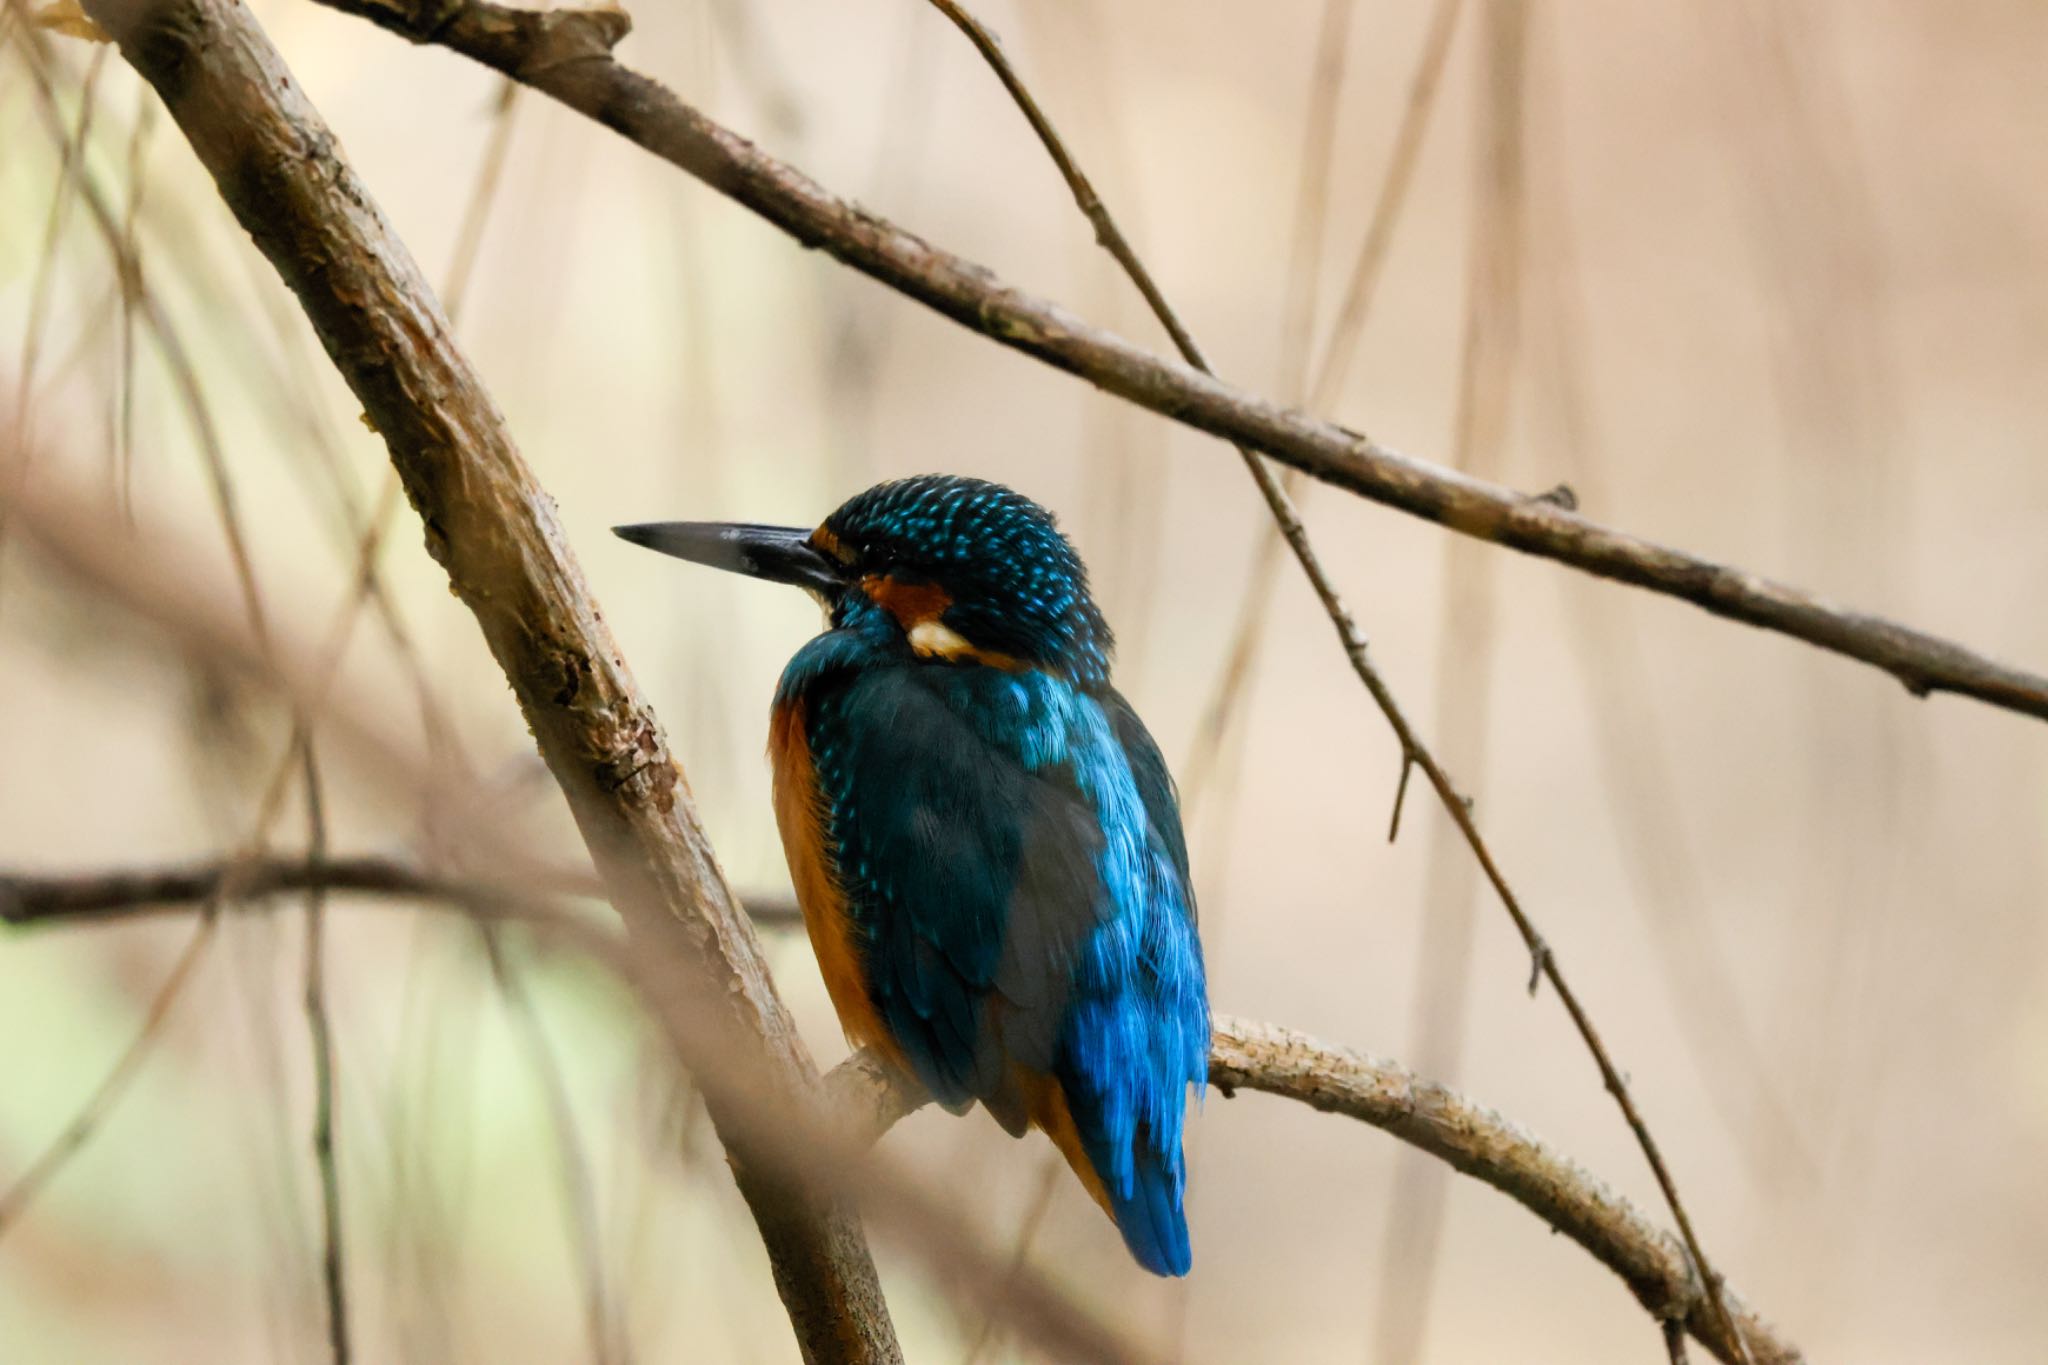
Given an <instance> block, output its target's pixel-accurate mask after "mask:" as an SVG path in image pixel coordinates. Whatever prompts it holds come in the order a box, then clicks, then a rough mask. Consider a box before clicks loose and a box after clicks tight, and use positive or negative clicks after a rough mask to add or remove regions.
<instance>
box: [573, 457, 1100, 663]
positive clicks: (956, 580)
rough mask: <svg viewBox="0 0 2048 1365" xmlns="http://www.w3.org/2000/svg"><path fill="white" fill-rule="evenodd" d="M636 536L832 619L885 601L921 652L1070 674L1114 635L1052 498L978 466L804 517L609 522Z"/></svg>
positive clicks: (901, 482)
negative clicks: (784, 594)
mask: <svg viewBox="0 0 2048 1365" xmlns="http://www.w3.org/2000/svg"><path fill="white" fill-rule="evenodd" d="M614 529H615V530H616V532H617V534H618V535H620V536H622V537H623V538H625V539H627V540H630V541H632V542H633V543H634V544H636V545H644V546H646V547H648V548H649V549H653V550H659V551H661V552H662V553H664V554H671V555H675V556H677V557H679V558H682V559H689V560H694V561H696V562H697V563H700V564H709V565H712V566H714V567H716V568H721V569H729V570H733V571H735V572H738V573H744V574H749V575H751V576H753V577H755V578H766V579H770V580H773V581H775V582H780V583H794V584H796V585H798V586H800V587H803V588H806V589H808V590H810V591H811V592H812V593H813V594H815V595H816V596H817V597H818V598H819V599H820V600H821V601H822V602H823V603H824V604H825V607H826V609H827V610H828V611H829V612H830V613H831V616H832V624H833V625H834V626H845V625H848V624H852V623H857V622H860V621H864V620H873V619H877V618H876V614H877V613H881V614H884V615H885V616H886V617H887V619H889V620H892V621H893V622H894V623H895V625H896V626H897V628H898V629H900V630H901V632H902V634H903V637H904V640H905V642H906V644H907V645H908V646H909V647H910V648H912V649H913V650H915V651H916V652H917V653H918V654H921V655H925V656H927V657H933V658H940V659H947V660H954V661H960V662H968V661H972V662H980V663H993V664H997V665H999V666H1003V667H1011V668H1015V667H1029V668H1038V669H1044V670H1045V671H1047V672H1050V673H1055V674H1058V675H1060V676H1062V677H1065V678H1068V679H1070V680H1071V681H1073V682H1075V683H1077V684H1079V685H1081V686H1083V687H1097V686H1101V685H1102V684H1104V683H1106V682H1107V681H1108V678H1109V663H1110V654H1111V650H1112V648H1113V645H1114V642H1113V640H1112V638H1111V635H1110V630H1109V626H1108V624H1107V623H1106V622H1105V621H1104V620H1103V619H1102V613H1101V612H1100V611H1099V610H1098V609H1097V608H1096V606H1095V601H1094V599H1093V598H1092V597H1090V596H1089V592H1088V571H1087V569H1086V567H1085V566H1083V564H1082V563H1081V557H1080V555H1078V554H1077V553H1075V551H1074V547H1073V544H1072V543H1071V542H1070V541H1069V540H1068V539H1067V538H1066V536H1065V535H1064V534H1063V533H1062V532H1061V531H1060V529H1059V525H1058V523H1057V522H1056V521H1055V520H1054V518H1053V515H1052V513H1051V512H1048V511H1047V510H1046V509H1045V508H1043V507H1041V506H1039V505H1038V504H1037V503H1035V502H1033V501H1032V500H1031V499H1029V498H1027V497H1025V496H1024V495H1023V494H1021V493H1017V492H1014V491H1012V490H1011V489H1008V488H1005V487H1003V486H1002V485H1001V484H996V483H990V482H988V481H986V480H983V479H969V478H962V477H960V476H957V475H951V474H923V475H919V476H917V477H915V478H909V479H897V480H895V481H893V482H890V483H883V484H877V485H876V486H875V487H873V488H870V489H868V490H867V491H866V492H864V493H857V494H855V495H854V496H853V497H851V498H849V499H848V500H847V501H846V502H845V503H844V504H842V505H841V506H840V507H839V509H838V510H837V511H835V512H833V513H832V514H831V515H830V516H828V517H826V518H825V520H824V522H823V524H821V525H820V526H818V527H817V528H816V529H815V530H810V531H806V530H802V529H799V528H794V527H780V526H758V525H749V524H738V523H730V522H657V523H652V524H648V525H641V526H620V527H616V528H614Z"/></svg>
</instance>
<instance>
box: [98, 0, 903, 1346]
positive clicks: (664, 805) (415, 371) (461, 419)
mask: <svg viewBox="0 0 2048 1365" xmlns="http://www.w3.org/2000/svg"><path fill="white" fill-rule="evenodd" d="M88 13H89V14H90V15H91V16H92V17H93V18H94V19H95V20H96V21H97V22H98V23H99V24H100V25H101V26H102V27H103V28H105V29H106V30H107V31H108V32H109V33H110V34H111V35H113V37H114V39H115V40H116V42H117V43H118V44H119V46H120V49H121V53H122V55H123V57H125V58H126V59H127V60H128V62H129V63H130V64H131V65H132V66H134V67H135V68H136V70H137V71H138V72H139V73H140V74H141V75H142V76H143V78H144V79H145V80H146V81H148V82H149V83H150V84H151V85H152V86H154V87H155V88H156V90H157V92H158V94H159V95H161V96H162V97H163V99H164V101H165V104H166V106H167V107H168V109H169V112H170V114H171V116H172V118H173V119H174V120H175V121H176V122H177V124H178V126H179V128H180V129H181V130H182V131H183V132H184V134H185V136H186V138H187V140H188V141H189V142H190V143H191V144H192V147H193V150H194V151H195V152H196V153H197V154H198V156H199V159H200V161H201V163H202V164H204V165H205V166H206V168H207V170H208V171H209V172H210V173H211V174H212V176H213V178H214V180H215V182H216V183H217V185H218V186H219V189H220V192H221V196H222V198H223V199H224V200H225V201H226V202H227V204H228V206H229V207H230V208H231V209H232V210H233V211H234V213H235V215H236V217H237V219H238V220H239V221H240V222H241V224H242V226H243V227H244V228H245V229H246V230H248V232H249V233H250V235H251V236H252V237H253V238H254V239H255V241H256V244H257V246H258V247H259V248H260V249H261V250H262V251H263V253H264V255H265V256H266V257H268V258H269V260H270V261H271V264H272V265H273V266H275V267H276V268H277V270H278V272H279V274H280V275H281V276H282V277H283V278H284V280H285V282H286V284H287V285H289V286H290V287H291V288H292V290H293V292H294V293H296V294H297V295H298V296H299V299H300V302H301V304H302V305H303V306H304V307H305V309H306V312H307V315H308V317H309V318H310V319H311V320H312V322H313V325H314V329H315V331H316V332H317V333H318V334H319V335H320V338H321V341H322V343H323V344H324V345H325V346H326V348H327V351H328V353H329V355H330V356H331V357H332V358H333V360H334V362H335V364H336V366H337V367H338V368H339V369H340V370H341V372H342V374H343V376H344V378H346V379H347V381H348V383H349V385H350V387H351V389H352V390H353V391H354V392H355V394H356V396H357V398H358V399H360V400H361V402H362V403H363V407H364V410H365V412H366V414H367V415H368V417H369V418H370V420H371V421H372V422H373V423H374V424H375V425H376V427H377V430H378V431H379V432H380V433H381V434H382V435H383V437H384V439H385V442H386V444H387V445H388V446H389V447H390V451H391V456H392V460H393V463H394V464H395V465H396V466H397V468H398V471H399V474H400V477H401V478H402V479H403V480H404V482H405V487H406V492H407V494H408V496H409V497H410V498H411V500H412V502H413V505H414V507H415V508H416V509H418V511H419V513H420V516H421V519H422V521H423V522H424V523H425V525H426V532H427V543H428V547H429V549H430V550H431V551H432V552H433V554H434V556H435V558H436V559H438V560H439V561H440V562H441V564H442V566H443V567H444V568H445V569H446V570H447V572H448V575H449V579H450V582H451V584H452V586H453V587H454V589H455V591H456V593H457V595H458V596H460V597H461V598H462V600H463V601H464V602H465V603H466V604H467V605H468V606H469V608H470V609H471V611H472V612H473V613H474V614H475V616H476V618H477V621H478V624H479V625H480V626H481V627H482V629H483V633H484V636H485V639H486V641H487V642H488V644H489V645H490V648H491V651H492V653H493V655H494V656H495V657H496V658H497V660H498V662H499V665H500V666H501V667H502V668H503V669H504V671H505V674H506V677H507V679H508V681H510V683H511V685H512V689H513V692H514V694H515V695H516V696H517V697H518V699H519V702H520V706H521V709H522V710H523V712H524V713H525V717H526V720H527V722H528V724H529V726H530V727H531V729H532V731H533V734H534V736H535V738H536V740H537V741H538V743H539V747H540V750H541V753H542V755H543V756H544V757H545V758H546V759H547V761H548V765H549V767H550V769H551V770H552V771H553V773H554V775H555V778H556V781H557V782H558V783H559V784H560V786H561V788H562V790H563V793H564V795H565V796H566V797H567V798H568V802H569V806H570V809H571V811H572V813H573V814H574V816H575V818H576V821H577V824H578V827H579V829H580V830H581V831H582V834H583V837H584V840H585V842H586V843H587V844H588V845H589V847H590V850H591V855H592V860H593V862H594V863H595V864H596V866H597V867H598V868H599V870H600V872H601V873H602V874H603V876H604V878H605V882H606V886H607V888H608V890H609V891H610V894H611V898H612V901H613V903H614V905H616V906H617V908H618V910H619V912H620V914H621V915H622V916H623V917H624V919H625V920H626V923H627V925H628V927H629V930H630V931H631V932H632V934H633V935H634V938H635V941H636V945H637V947H638V949H639V950H640V951H641V952H644V953H646V954H647V955H648V956H649V957H650V959H652V960H653V961H655V962H657V963H659V964H660V965H661V966H662V967H663V969H664V970H665V971H667V972H670V973H672V974H673V980H674V981H675V982H678V983H689V987H690V989H691V990H692V992H693V993H694V994H695V995H696V996H697V997H698V998H700V999H701V1000H703V1001H705V1002H716V1006H715V1008H710V1009H707V1011H706V1012H707V1013H708V1014H710V1015H712V1016H713V1018H712V1022H713V1023H714V1025H715V1026H716V1029H717V1042H718V1044H719V1046H720V1047H721V1048H722V1049H724V1051H725V1053H726V1054H727V1055H729V1056H731V1057H733V1058H735V1059H738V1060H740V1061H741V1062H743V1063H747V1065H744V1066H742V1067H741V1071H742V1072H743V1073H744V1074H748V1075H749V1076H750V1077H751V1078H753V1080H754V1082H755V1083H756V1084H765V1085H766V1086H767V1087H768V1088H769V1089H770V1090H771V1091H773V1092H776V1093H779V1094H780V1095H782V1096H783V1097H784V1098H786V1099H787V1101H788V1102H789V1104H791V1105H793V1106H803V1105H808V1104H809V1103H811V1102H812V1093H813V1089H814V1077H815V1074H816V1073H815V1069H814V1067H813V1064H812V1062H811V1060H810V1057H809V1055H808V1053H807V1052H806V1051H805V1050H804V1047H803V1044H802V1042H801V1040H800V1039H799V1038H798V1036H797V1034H796V1031H795V1028H794V1026H793V1024H792V1022H791V1020H790V1017H789V1014H788V1011H787V1010H786V1008H785V1007H784V1006H783V1004H782V1001H781V999H780V997H779V996H778V995H777V994H776V992H775V988H774V984H773V982H772V980H771V979H770V977H769V974H768V970H767V965H766V963H765V961H764V960H763V958H762V955H761V950H760V945H759V943H758V942H757V941H756V939H755V938H754V935H753V932H752V930H751V929H750V928H749V926H748V925H747V923H746V921H745V919H744V917H743V916H742V915H741V914H740V913H739V911H738V908H737V906H736V905H735V904H734V902H733V900H732V897H731V894H730V892H729V891H728V890H727V888H726V886H725V882H724V878H723V875H722V874H721V873H720V871H719V869H718V866H717V863H716V860H715V858H714V856H713V854H712V852H711V849H710V846H709V844H708V843H707V842H706V841H705V838H704V835H703V832H702V830H701V828H700V827H699V826H698V824H697V821H696V817H695V811H694V809H693V808H692V806H691V803H690V799H689V795H688V792H687V789H686V788H685V787H684V786H683V783H682V779H681V774H680V772H679V770H678V768H677V766H676V763H675V760H674V758H673V757H672V756H671V755H670V753H669V750H668V745H667V741H666V738H665V736H664V735H663V733H662V730H661V727H660V725H659V724H658V723H657V722H656V720H655V718H654V715H653V712H652V711H651V709H650V708H649V707H648V705H647V703H646V701H645V700H644V698H642V697H641V695H640V693H639V690H638V688H637V686H636V685H635V683H634V681H633V679H632V676H631V674H630V673H629V672H628V671H627V669H626V667H625V664H624V662H623V660H622V659H621V657H620V655H619V652H618V649H617V647H616V645H615V644H614V643H613V641H612V639H611V635H610V631H609V629H608V628H607V627H606V625H605V624H604V621H603V619H602V617H601V616H600V614H599V612H598V610H597V607H596V605H595V603H594V602H593V601H592V600H591V597H590V594H589V591H588V589H587V587H586V586H585V584H584V582H583V576H582V571H581V569H580V567H579V566H578V565H577V563H576V560H575V557H574V555H573V554H572V553H571V552H570V550H569V548H568V545H567V542H566V540H565V538H564V537H563V535H562V532H561V528H560V526H559V524H558V523H557V521H556V519H555V513H554V506H553V503H552V500H551V499H549V498H548V496H547V494H546V492H545V491H544V490H543V489H541V488H540V486H539V485H538V483H537V482H536V481H535V480H534V478H533V475H532V473H531V471H530V470H528V469H527V467H526V465H525V462H524V461H523V460H522V459H521V457H520V455H519V452H518V450H517V448H516V447H515V446H514V445H513V442H512V439H511V436H510V434H509V432H508V431H507V430H506V427H505V423H504V419H503V418H502V416H501V415H500V413H499V412H498V410H497V407H496V405H495V404H494V403H493V402H492V401H491V399H490V396H489V395H488V394H487V393H486V392H485V390H484V388H483V386H482V384H481V382H480V381H479V379H478V378H477V376H476V374H475V372H474V370H473V369H472V368H471V367H470V365H469V363H468V361H467V359H466V358H465V357H464V356H463V354H462V353H461V351H460V350H459V349H458V347H457V346H456V344H455V342H454V338H453V336H452V334H451V331H450V328H449V326H448V323H447V320H446V318H445V317H444V315H443V314H442V311H441V308H440V305H439V304H438V302H437V301H436V300H435V298H434V295H433V292H432V290H431V289H430V288H429V287H428V286H427V284H426V282H425V280H424V279H423V278H422V277H421V275H420V272H419V270H418V267H417V266H416V265H415V264H414V263H413V261H412V259H411V257H410V254H409V253H408V252H407V251H406V249H405V247H404V245H403V243H401V242H400V241H399V240H398V239H397V237H396V236H395V235H394V234H393V233H392V231H391V229H390V227H389V225H388V224H387V223H386V222H385V221H384V218H383V216H382V214H381V213H380V212H379V211H378V210H377V208H376V206H375V203H374V201H373V200H372V198H371V196H370V193H369V191H368V189H367V187H366V186H364V185H363V184H362V183H361V181H359V180H358V179H357V178H356V176H355V174H354V172H353V170H352V169H351V168H350V167H349V165H348V163H347V162H346V161H345V160H344V159H343V158H342V156H341V154H340V151H339V148H338V146H337V143H336V141H335V139H334V136H333V134H332V133H331V132H330V131H329V130H328V129H327V127H326V126H325V124H324V123H323V121H322V120H321V118H320V116H319V114H318V113H317V111H315V110H314V109H313V107H312V106H311V104H310V103H308V101H307V100H306V98H305V96H304V95H303V93H302V92H301V90H300V89H299V87H298V85H297V83H296V82H295V81H294V80H293V79H292V78H291V77H290V75H289V74H288V73H287V71H286V70H285V67H284V63H283V61H282V59H281V58H280V57H279V56H278V54H277V52H276V50H275V49H274V48H273V47H272V46H271V44H270V42H269V40H268V38H267V37H266V36H265V35H264V33H263V32H262V30H261V29H260V28H259V27H258V26H257V25H256V23H255V21H254V19H253V18H252V17H251V16H250V14H249V13H248V11H247V10H246V9H245V8H243V7H242V6H240V5H239V4H235V3H232V0H91V3H90V4H89V6H88ZM731 1101H732V1097H731V1096H730V1095H729V1094H728V1093H725V1092H720V1093H719V1094H716V1095H713V1096H712V1097H711V1107H712V1114H713V1117H714V1121H718V1122H719V1123H720V1126H721V1129H722V1130H723V1129H724V1128H726V1127H728V1126H730V1125H728V1124H727V1123H726V1122H724V1119H725V1106H726V1105H727V1104H728V1103H730V1102H731ZM729 1149H730V1150H732V1153H733V1156H734V1168H735V1170H734V1173H735V1177H736V1179H737V1181H738V1183H739V1186H740V1189H741V1192H742V1193H743V1194H744V1195H745V1197H746V1199H747V1202H748V1204H749V1206H750V1208H751V1209H752V1211H753V1213H754V1216H755V1220H756V1222H757V1223H758V1224H759V1226H760V1229H761V1234H762V1237H763V1240H764V1242H765V1243H766V1245H767V1248H768V1253H769V1261H770V1264H771V1266H772V1267H773V1269H774V1272H775V1280H776V1285H777V1288H778V1289H779V1290H780V1292H781V1294H782V1297H783V1301H784V1304H785V1306H786V1307H787V1309H788V1311H789V1316H790V1321H791V1324H792V1326H793V1328H794V1329H795V1332H796V1335H797V1339H798V1341H799V1343H800V1344H801V1346H802V1348H803V1351H804V1354H805V1357H806V1358H807V1359H809V1360H812V1361H827V1360H829V1361H841V1360H845V1361H862V1362H895V1361H898V1360H900V1358H901V1354H900V1351H899V1349H898V1347H897V1344H896V1339H895V1333H894V1329H893V1328H892V1326H891V1324H890V1321H889V1315H888V1309H887V1306H886V1304H885V1303H884V1301H883V1299H882V1296H881V1290H880V1286H879V1284H878V1282H877V1280H876V1276H875V1270H874V1263H873V1260H872V1258H871V1257H870V1255H869V1253H868V1250H867V1247H866V1244H865V1241H864V1239H863V1238H862V1236H861V1233H860V1231H859V1229H858V1226H857V1225H856V1224H855V1223H854V1222H853V1221H852V1220H851V1219H850V1218H849V1217H848V1216H846V1215H844V1214H843V1213H839V1212H835V1211H833V1210H832V1209H830V1208H827V1207H825V1206H822V1205H819V1204H817V1203H815V1202H814V1197H813V1195H812V1193H811V1192H810V1191H809V1190H807V1189H804V1188H802V1187H800V1186H798V1185H795V1184H792V1183H790V1181H789V1180H788V1179H787V1177H786V1174H785V1173H782V1172H780V1171H779V1170H778V1168H777V1167H776V1166H775V1165H774V1164H773V1163H772V1162H770V1161H767V1160H755V1159H754V1157H755V1156H756V1154H755V1153H754V1152H752V1151H750V1150H746V1149H745V1148H744V1147H743V1145H742V1144H729Z"/></svg>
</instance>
